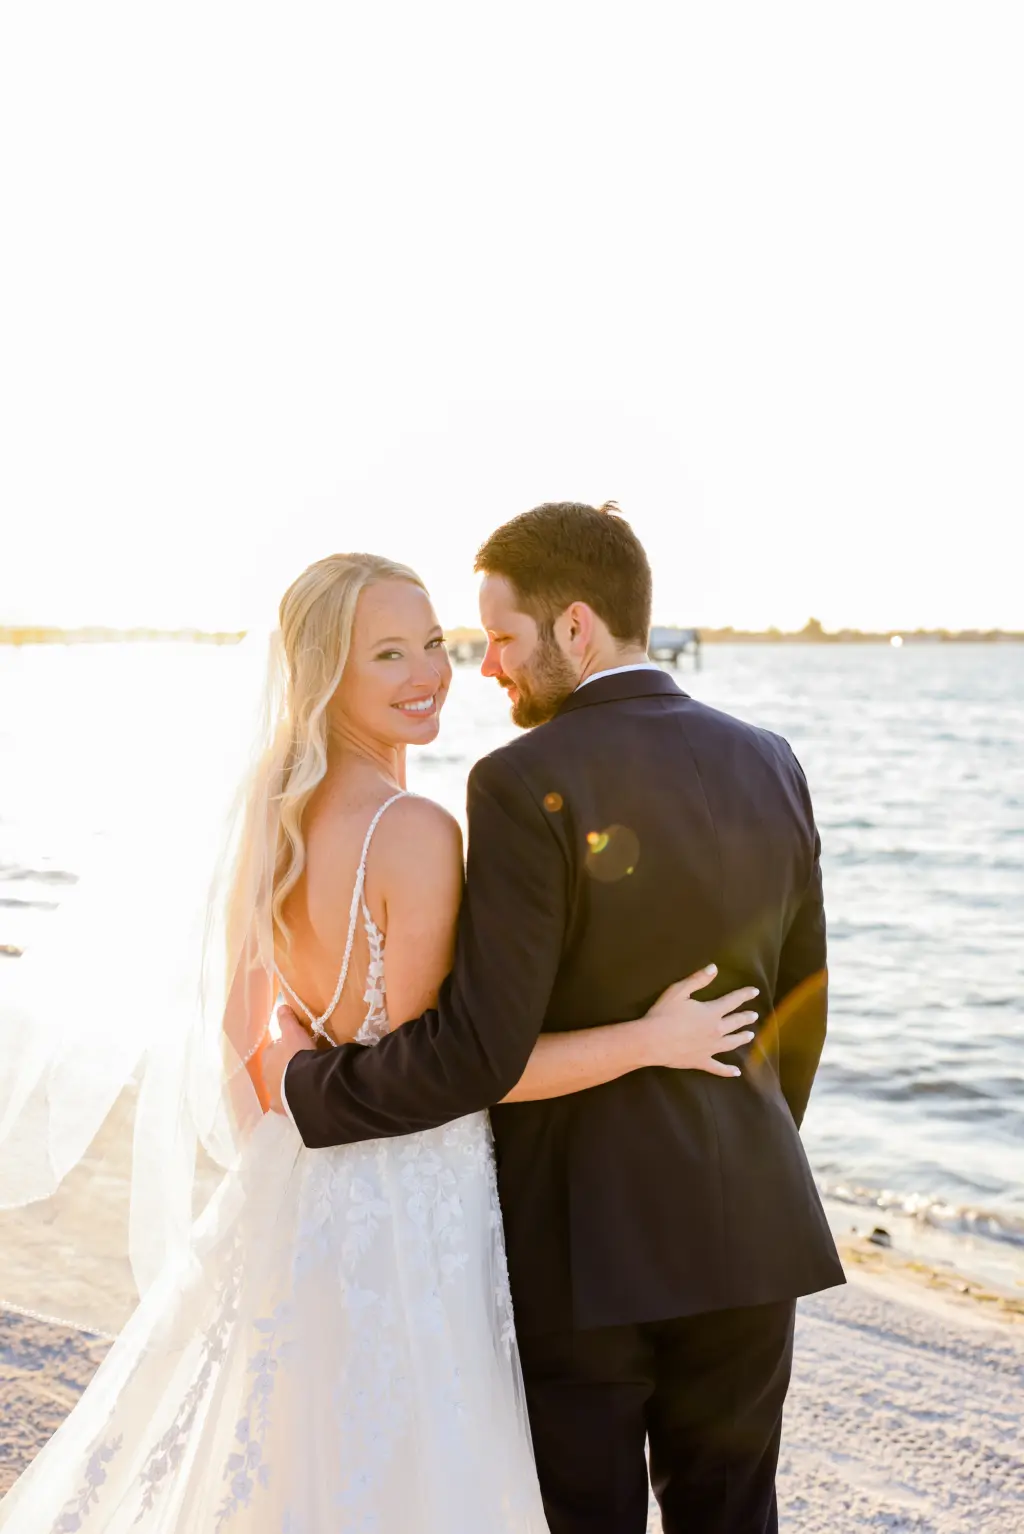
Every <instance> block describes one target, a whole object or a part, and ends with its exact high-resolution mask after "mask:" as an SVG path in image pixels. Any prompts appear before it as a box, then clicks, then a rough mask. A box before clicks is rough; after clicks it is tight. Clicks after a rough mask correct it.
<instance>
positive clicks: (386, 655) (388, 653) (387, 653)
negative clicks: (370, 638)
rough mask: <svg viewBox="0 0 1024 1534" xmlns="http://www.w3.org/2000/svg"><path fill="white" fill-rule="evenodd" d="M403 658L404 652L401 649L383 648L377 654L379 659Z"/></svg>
mask: <svg viewBox="0 0 1024 1534" xmlns="http://www.w3.org/2000/svg"><path fill="white" fill-rule="evenodd" d="M401 659H402V652H401V650H382V651H381V652H380V654H379V655H378V656H377V660H401Z"/></svg>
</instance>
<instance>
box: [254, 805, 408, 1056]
mask: <svg viewBox="0 0 1024 1534" xmlns="http://www.w3.org/2000/svg"><path fill="white" fill-rule="evenodd" d="M389 797H390V794H389V791H388V788H387V785H386V784H384V783H383V782H379V783H374V781H373V780H371V781H369V782H367V781H366V779H365V778H363V777H356V778H353V777H351V776H348V775H345V776H343V777H341V778H340V780H339V778H338V777H328V778H326V779H325V780H324V782H323V783H321V784H320V786H319V787H318V789H317V790H316V792H315V793H314V795H313V797H312V799H311V800H310V803H309V805H308V807H307V809H306V813H305V815H304V817H303V833H304V838H305V844H306V865H305V868H304V870H303V873H302V875H301V877H300V879H299V881H298V883H297V884H296V886H295V888H294V889H293V890H292V891H291V892H290V893H289V895H288V897H287V899H286V900H285V902H284V907H283V912H282V914H283V916H284V920H285V922H286V923H287V926H288V929H289V931H290V932H291V936H292V941H291V950H290V952H289V953H287V954H286V953H285V952H284V950H283V947H282V946H281V945H279V946H278V949H277V952H276V953H275V956H274V957H275V959H276V961H277V964H278V966H279V968H280V970H281V972H282V974H283V975H284V977H285V979H286V980H287V982H288V984H289V986H291V988H292V989H293V990H294V991H295V992H297V994H298V995H299V996H300V997H301V998H302V1000H303V1001H304V1002H305V1004H306V1006H307V1007H308V1008H309V1010H310V1011H311V1012H312V1013H313V1014H314V1016H316V1017H320V1016H322V1014H323V1013H324V1012H325V1011H326V1010H327V1008H328V1007H329V1006H330V1003H331V999H332V997H333V995H334V991H335V987H336V986H337V983H338V977H339V974H340V971H341V966H342V961H343V959H344V955H345V942H346V938H347V936H348V926H349V917H350V910H351V905H352V895H353V891H354V890H355V887H356V881H357V879H358V876H359V864H360V858H361V856H362V851H363V843H364V841H365V838H366V832H367V828H368V827H369V825H370V822H371V821H372V819H373V817H374V815H375V814H376V812H377V811H378V809H380V807H381V805H382V804H384V803H386V802H387V799H388V798H389ZM373 861H375V860H371V859H370V858H368V859H367V878H366V890H365V899H366V903H367V906H368V907H369V910H370V914H371V916H372V917H373V919H374V921H375V923H376V924H377V926H378V927H379V928H380V929H381V930H382V931H383V930H384V928H385V924H386V916H385V911H384V905H383V899H382V894H383V892H382V891H381V890H380V888H379V884H380V882H381V881H380V880H378V879H377V878H376V877H375V875H374V872H373V871H372V862H373ZM369 964H370V950H369V942H368V939H367V936H366V932H365V930H364V927H363V923H362V921H361V920H357V922H356V931H355V938H354V942H353V946H352V955H351V959H350V963H349V970H348V976H347V979H346V983H345V986H344V989H343V990H342V993H341V996H340V998H339V1000H338V1004H337V1006H336V1007H335V1009H334V1011H333V1012H332V1014H331V1016H330V1019H329V1021H328V1022H327V1023H326V1024H325V1026H326V1028H327V1030H328V1032H329V1033H330V1034H331V1036H332V1038H334V1039H335V1040H336V1041H337V1042H343V1041H345V1040H346V1039H351V1038H353V1037H354V1035H355V1034H356V1033H357V1032H358V1030H359V1028H360V1026H361V1025H362V1023H363V1020H364V1018H365V1016H366V1010H367V1006H366V1001H365V999H364V995H365V992H366V981H367V974H368V970H369ZM300 1021H301V1022H303V1023H304V1024H307V1025H308V1019H307V1018H303V1017H301V1016H300Z"/></svg>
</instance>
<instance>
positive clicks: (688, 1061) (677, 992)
mask: <svg viewBox="0 0 1024 1534" xmlns="http://www.w3.org/2000/svg"><path fill="white" fill-rule="evenodd" d="M717 973H718V970H717V967H716V966H715V965H714V964H709V965H708V967H707V969H702V970H698V971H697V973H696V974H695V975H690V976H688V978H687V979H686V980H679V981H677V982H676V984H675V985H670V986H669V988H668V990H667V991H664V992H663V993H662V995H661V996H659V997H658V1000H657V1001H656V1002H655V1003H654V1006H653V1007H652V1008H651V1009H650V1011H649V1012H648V1013H647V1016H646V1017H644V1018H641V1019H640V1020H639V1022H638V1024H637V1027H638V1030H639V1035H640V1042H641V1047H642V1049H643V1053H644V1064H645V1065H662V1066H669V1067H671V1068H672V1069H674V1070H689V1071H708V1072H709V1073H710V1074H711V1075H712V1076H739V1075H741V1074H742V1072H741V1071H740V1068H739V1066H737V1065H730V1064H728V1063H727V1062H725V1061H723V1060H719V1059H718V1058H717V1056H718V1055H724V1054H728V1053H729V1052H730V1051H731V1050H734V1049H739V1048H740V1047H741V1046H742V1045H744V1044H749V1043H750V1042H751V1040H752V1039H753V1038H754V1031H753V1029H752V1028H751V1026H750V1025H751V1024H752V1023H756V1022H757V1013H756V1012H741V1011H738V1010H737V1008H740V1007H742V1006H744V1004H745V1003H746V1002H749V1001H753V999H754V997H755V996H756V995H757V994H758V991H757V987H756V986H751V985H747V986H743V987H742V988H741V989H740V990H738V991H730V992H729V994H728V995H727V996H719V997H716V999H715V1000H714V1001H698V1000H697V998H696V995H695V992H697V991H702V990H705V989H706V988H707V987H708V986H709V985H710V984H711V983H712V981H713V980H714V978H715V976H716V974H717Z"/></svg>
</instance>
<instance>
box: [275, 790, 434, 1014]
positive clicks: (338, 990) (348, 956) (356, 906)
mask: <svg viewBox="0 0 1024 1534" xmlns="http://www.w3.org/2000/svg"><path fill="white" fill-rule="evenodd" d="M405 797H406V791H405V789H400V790H399V791H398V793H397V794H392V795H391V798H390V799H386V800H385V801H384V803H383V804H382V805H381V807H380V809H379V810H378V811H377V813H376V814H375V815H374V817H373V819H372V820H371V821H370V824H369V826H368V828H367V831H366V839H365V840H364V842H363V850H362V854H361V856H360V858H359V871H358V873H357V874H356V884H355V889H354V890H353V891H352V903H351V905H350V907H349V913H348V936H347V937H346V939H345V957H344V958H343V959H342V961H341V971H340V973H339V975H338V984H337V985H336V986H335V988H334V995H333V996H332V997H331V999H330V1002H329V1003H328V1005H327V1010H326V1012H322V1013H321V1014H320V1016H319V1017H315V1016H314V1015H313V1013H312V1012H311V1011H310V1010H309V1008H308V1007H307V1006H306V1003H305V1002H304V1001H303V1000H302V997H301V996H297V995H296V994H295V992H294V991H293V990H292V988H291V986H290V985H289V984H288V982H287V980H286V979H285V978H284V976H283V975H282V973H281V971H280V969H278V966H277V961H276V960H275V962H274V973H275V974H276V975H277V978H278V979H279V980H280V982H281V984H282V985H283V986H284V988H285V990H286V991H287V992H288V995H289V996H290V997H291V999H292V1000H293V1001H294V1002H295V1003H296V1005H297V1006H298V1007H299V1008H300V1010H301V1011H302V1012H303V1013H304V1014H305V1016H306V1017H307V1018H308V1019H309V1025H310V1027H311V1028H312V1030H313V1032H314V1033H315V1034H316V1036H317V1038H320V1039H326V1041H327V1043H328V1044H333V1043H334V1040H333V1039H332V1038H331V1036H330V1034H329V1033H328V1032H327V1030H326V1028H325V1027H324V1024H325V1023H326V1022H327V1020H328V1019H329V1018H330V1016H331V1014H332V1013H333V1011H334V1009H335V1007H336V1006H337V1005H338V1002H339V1001H340V1000H341V994H342V992H343V991H344V989H345V981H346V980H347V979H348V968H349V965H350V963H351V962H352V947H353V944H354V943H355V938H356V922H357V921H358V918H359V910H360V906H361V907H362V910H363V915H364V919H365V920H366V921H372V920H373V918H372V917H371V916H370V913H369V910H368V909H367V906H366V901H365V900H364V898H363V889H364V886H365V884H366V858H367V855H368V853H369V851H370V843H371V841H372V840H373V833H374V832H375V831H376V829H377V827H378V826H379V825H380V822H381V817H382V816H383V814H384V812H385V810H389V809H390V808H391V806H392V805H393V804H396V803H397V802H398V800H399V799H404V798H405Z"/></svg>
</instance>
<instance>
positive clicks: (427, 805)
mask: <svg viewBox="0 0 1024 1534" xmlns="http://www.w3.org/2000/svg"><path fill="white" fill-rule="evenodd" d="M453 858H458V860H459V862H460V863H461V861H462V827H461V826H460V825H459V822H458V821H457V820H456V819H455V816H454V815H450V814H449V813H448V811H447V810H446V809H445V808H444V806H443V805H440V804H438V803H437V802H436V800H434V799H425V798H423V797H422V795H420V794H405V795H404V796H403V797H402V798H401V799H399V800H397V801H396V803H394V804H393V805H392V806H391V808H390V809H389V810H388V812H387V814H386V815H384V816H383V817H382V818H381V821H380V824H379V825H378V827H377V834H376V836H375V837H374V840H373V861H374V862H375V863H376V864H377V866H378V868H379V869H380V870H381V871H382V872H386V871H387V870H388V869H390V868H392V867H394V868H401V869H403V870H405V869H407V868H408V866H409V864H410V863H419V862H420V861H421V860H422V861H423V862H425V863H427V864H428V865H429V864H430V863H437V862H441V863H442V864H443V863H447V862H450V861H451V860H452V859H453Z"/></svg>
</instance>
